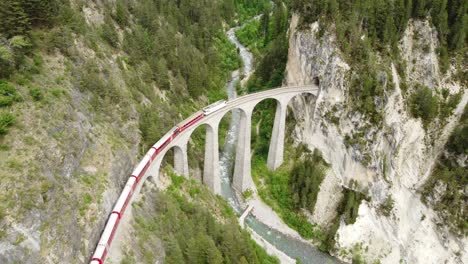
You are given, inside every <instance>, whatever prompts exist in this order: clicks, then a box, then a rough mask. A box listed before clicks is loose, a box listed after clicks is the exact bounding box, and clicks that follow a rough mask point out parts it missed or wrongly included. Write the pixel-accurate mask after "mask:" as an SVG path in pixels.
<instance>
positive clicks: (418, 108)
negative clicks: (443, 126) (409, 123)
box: [409, 86, 439, 126]
mask: <svg viewBox="0 0 468 264" xmlns="http://www.w3.org/2000/svg"><path fill="white" fill-rule="evenodd" d="M409 102H410V108H411V113H412V114H413V116H414V117H420V118H421V119H422V121H423V123H424V125H426V126H427V125H428V124H429V122H430V121H431V120H432V119H433V118H435V117H436V116H437V115H438V111H439V110H438V102H439V101H438V97H437V95H433V94H432V90H431V89H430V88H428V87H426V86H424V87H416V90H415V92H414V93H413V94H412V95H411V98H410V101H409Z"/></svg>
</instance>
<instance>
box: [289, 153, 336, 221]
mask: <svg viewBox="0 0 468 264" xmlns="http://www.w3.org/2000/svg"><path fill="white" fill-rule="evenodd" d="M326 169H327V163H326V162H325V161H324V160H323V158H322V154H321V153H320V151H319V150H318V149H315V150H314V152H313V154H310V153H306V155H305V158H304V161H303V162H299V163H297V162H296V163H295V164H294V165H293V168H292V170H291V175H290V178H289V182H288V185H289V188H290V189H291V194H292V202H293V205H294V208H295V209H300V208H306V209H307V210H309V211H310V212H311V213H313V212H314V208H315V203H316V202H317V195H318V193H319V191H320V184H321V183H322V181H323V179H324V178H325V170H326Z"/></svg>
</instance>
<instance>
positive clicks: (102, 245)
mask: <svg viewBox="0 0 468 264" xmlns="http://www.w3.org/2000/svg"><path fill="white" fill-rule="evenodd" d="M119 221H120V220H119V216H118V214H116V213H111V215H110V217H109V220H108V221H107V223H106V227H105V228H104V232H102V235H101V239H100V240H99V243H98V245H97V247H96V250H94V254H93V257H92V258H91V262H90V263H91V264H103V263H104V260H105V259H106V256H107V252H108V251H109V247H110V245H111V243H112V239H114V235H115V231H116V230H117V227H118V226H119Z"/></svg>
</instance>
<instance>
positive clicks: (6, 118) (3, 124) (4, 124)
mask: <svg viewBox="0 0 468 264" xmlns="http://www.w3.org/2000/svg"><path fill="white" fill-rule="evenodd" d="M14 123H15V117H14V116H13V115H12V114H10V113H2V112H0V136H3V135H5V134H6V133H7V132H8V128H9V127H11V126H12V125H13V124H14Z"/></svg>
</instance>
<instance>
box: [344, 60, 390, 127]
mask: <svg viewBox="0 0 468 264" xmlns="http://www.w3.org/2000/svg"><path fill="white" fill-rule="evenodd" d="M365 68H366V69H367V70H368V73H367V74H362V75H356V76H355V77H354V78H352V79H351V88H350V95H351V97H352V100H351V102H352V104H354V105H355V106H356V108H357V109H358V110H359V111H360V112H362V113H365V114H367V115H368V116H369V117H370V121H371V122H372V123H373V124H375V125H379V124H380V122H381V121H382V118H383V117H382V109H380V108H379V103H378V98H380V97H382V96H383V91H384V90H383V85H382V83H380V82H379V81H377V73H376V71H375V69H373V68H371V67H370V66H369V67H368V66H366V67H365Z"/></svg>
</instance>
